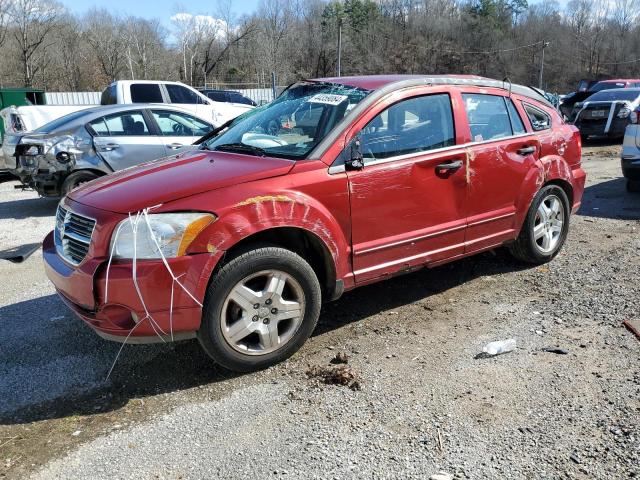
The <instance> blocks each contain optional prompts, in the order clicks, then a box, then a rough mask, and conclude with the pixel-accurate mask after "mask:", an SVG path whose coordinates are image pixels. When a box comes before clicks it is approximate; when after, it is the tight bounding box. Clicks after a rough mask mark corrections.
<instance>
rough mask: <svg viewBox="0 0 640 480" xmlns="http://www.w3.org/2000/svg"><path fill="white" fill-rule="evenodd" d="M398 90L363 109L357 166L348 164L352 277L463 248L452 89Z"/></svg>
mask: <svg viewBox="0 0 640 480" xmlns="http://www.w3.org/2000/svg"><path fill="white" fill-rule="evenodd" d="M418 91H420V90H418ZM430 91H433V90H430ZM414 92H415V91H414ZM404 95H405V98H403V99H400V100H397V97H396V102H395V103H394V104H393V105H391V106H389V107H386V108H382V107H381V108H378V112H379V113H377V114H375V113H376V112H375V111H374V112H372V113H369V114H367V117H366V118H369V120H368V121H367V120H365V121H367V123H366V124H365V125H363V126H362V127H361V130H360V133H359V140H360V142H361V147H362V153H363V157H364V167H363V168H362V170H354V171H347V176H348V180H349V188H350V193H351V220H352V233H351V235H352V249H353V268H354V274H355V280H356V282H357V283H363V282H367V281H370V280H373V279H376V278H379V277H382V276H384V275H390V274H393V273H396V272H400V271H403V270H406V269H410V268H412V267H417V266H420V265H423V264H425V263H430V262H436V261H439V260H444V259H448V258H451V257H454V256H456V255H459V254H462V253H463V250H464V232H465V213H466V211H465V205H466V198H465V197H466V181H465V175H466V171H465V162H464V158H465V150H464V148H463V147H456V132H455V128H454V113H453V108H452V103H451V97H450V95H449V94H448V93H445V92H443V93H433V94H423V95H417V93H413V95H411V94H410V93H405V94H404ZM386 105H388V103H386ZM374 114H375V116H373V118H371V116H372V115H374ZM347 150H348V149H347Z"/></svg>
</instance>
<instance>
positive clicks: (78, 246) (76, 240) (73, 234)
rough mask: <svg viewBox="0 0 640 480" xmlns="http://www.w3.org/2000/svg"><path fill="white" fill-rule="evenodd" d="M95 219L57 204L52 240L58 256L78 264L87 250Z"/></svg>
mask: <svg viewBox="0 0 640 480" xmlns="http://www.w3.org/2000/svg"><path fill="white" fill-rule="evenodd" d="M95 226H96V221H95V220H93V219H92V218H87V217H84V216H82V215H78V214H77V213H75V212H72V211H71V210H68V209H66V208H63V207H62V206H61V205H59V206H58V211H57V212H56V229H55V233H54V240H55V244H56V249H57V251H58V253H59V254H60V256H62V257H63V258H64V259H65V260H67V261H68V262H70V263H72V264H74V265H78V264H79V263H80V262H82V260H84V257H86V256H87V252H88V251H89V244H90V243H91V235H92V234H93V228H94V227H95Z"/></svg>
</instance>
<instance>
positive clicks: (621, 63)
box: [598, 58, 640, 65]
mask: <svg viewBox="0 0 640 480" xmlns="http://www.w3.org/2000/svg"><path fill="white" fill-rule="evenodd" d="M636 62H640V58H635V59H633V60H627V61H624V62H598V65H624V64H626V63H636Z"/></svg>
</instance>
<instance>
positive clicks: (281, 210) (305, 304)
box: [44, 76, 585, 371]
mask: <svg viewBox="0 0 640 480" xmlns="http://www.w3.org/2000/svg"><path fill="white" fill-rule="evenodd" d="M580 161H581V144H580V136H579V134H578V131H577V130H576V128H575V127H574V126H572V125H568V124H565V123H564V121H563V120H562V119H561V118H560V116H559V114H558V113H557V112H556V111H555V110H554V109H553V107H552V106H551V105H550V104H549V103H548V102H547V101H546V100H545V99H544V98H543V97H542V96H541V95H539V94H538V93H537V92H535V91H534V90H532V89H530V88H527V87H523V86H519V85H511V84H506V83H503V82H499V81H495V80H490V79H486V78H481V77H475V76H431V77H429V76H370V77H341V78H325V79H316V80H308V81H301V82H298V83H296V84H294V85H292V86H291V87H290V88H288V89H287V90H286V91H285V92H284V93H283V94H282V95H281V96H280V97H279V98H278V99H277V100H276V101H274V102H272V103H271V104H269V105H267V106H265V107H262V108H258V109H255V110H252V111H251V112H248V113H247V114H244V115H243V116H241V117H239V118H237V119H236V120H234V121H233V122H231V123H230V124H228V125H226V126H225V127H224V128H222V129H221V130H219V131H217V132H214V133H213V134H211V135H210V136H209V137H208V138H207V137H205V138H204V139H203V141H202V142H201V144H200V148H199V149H197V150H195V151H193V152H191V153H188V154H182V155H178V156H177V157H171V158H167V159H163V160H159V161H154V162H150V163H148V164H146V165H142V166H139V167H135V168H132V169H128V170H125V171H121V172H118V173H115V174H113V175H109V176H107V177H104V178H100V179H98V180H95V181H92V182H90V183H88V184H85V185H83V186H81V187H79V188H78V189H76V190H74V191H72V192H71V193H70V194H69V195H68V196H67V197H66V198H64V199H63V201H62V202H61V204H60V206H59V209H58V217H57V225H56V229H55V230H54V231H53V232H51V233H50V234H49V235H48V236H47V238H46V239H45V241H44V260H45V267H46V272H47V275H48V276H49V278H50V279H51V281H52V282H53V283H54V285H55V287H56V289H57V291H58V292H59V294H60V296H61V298H62V299H63V300H64V302H65V303H66V304H67V305H68V306H69V307H70V308H71V309H72V310H73V311H74V312H76V313H77V314H78V315H79V316H80V317H81V318H82V319H83V320H84V321H85V322H86V323H87V324H88V325H90V326H91V327H92V328H93V329H94V330H95V331H96V332H97V333H98V334H100V335H102V336H103V337H105V338H108V339H112V340H118V341H128V342H131V343H136V342H137V343H140V342H154V341H169V340H178V339H184V338H192V337H197V338H198V339H199V341H200V343H201V345H202V346H203V348H204V349H205V350H206V351H207V353H208V354H209V355H210V356H211V357H212V358H213V359H214V360H215V361H217V362H219V363H220V364H222V365H223V366H225V367H227V368H230V369H233V370H238V371H248V370H253V369H258V368H263V367H266V366H269V365H272V364H274V363H276V362H279V361H281V360H283V359H285V358H287V357H289V356H290V355H292V354H293V353H294V352H295V351H296V350H298V349H299V348H300V347H301V346H302V344H303V343H304V342H305V341H306V339H307V338H308V337H309V336H310V335H311V333H312V331H313V329H314V328H315V325H316V322H317V320H318V316H319V313H320V306H321V302H322V301H328V300H332V299H336V298H337V297H339V296H340V295H341V294H342V293H343V292H344V291H347V290H351V289H353V288H355V287H357V286H360V285H365V284H368V283H371V282H376V281H378V280H383V279H386V278H389V277H390V276H393V275H397V274H401V273H405V272H408V271H412V270H414V269H417V268H421V267H425V266H427V267H432V266H436V265H440V264H442V263H445V262H450V261H452V260H456V259H459V258H462V257H466V256H469V255H473V254H475V253H478V252H482V251H484V250H488V249H492V248H496V247H499V246H502V245H506V246H508V247H509V249H510V251H511V252H512V253H513V254H514V255H515V257H517V258H518V259H521V260H523V261H526V262H530V263H533V264H539V263H543V262H548V261H549V260H551V259H552V258H553V257H554V256H555V255H557V253H558V252H559V251H560V249H561V247H562V245H563V243H564V241H565V239H566V236H567V231H568V228H569V218H570V215H571V213H572V212H575V211H576V210H577V208H578V207H579V205H580V200H581V197H582V193H583V188H584V182H585V172H584V171H583V170H582V168H581V166H580Z"/></svg>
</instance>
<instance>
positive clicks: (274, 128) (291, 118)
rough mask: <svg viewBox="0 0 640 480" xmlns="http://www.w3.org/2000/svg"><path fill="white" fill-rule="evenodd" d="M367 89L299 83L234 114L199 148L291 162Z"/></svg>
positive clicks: (362, 96) (324, 132)
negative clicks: (224, 127)
mask: <svg viewBox="0 0 640 480" xmlns="http://www.w3.org/2000/svg"><path fill="white" fill-rule="evenodd" d="M369 93H370V90H364V89H362V88H356V87H349V86H346V85H340V84H333V83H323V82H299V83H296V84H295V85H293V86H291V87H290V88H288V89H287V90H286V91H284V92H283V93H282V95H280V96H279V97H278V98H277V99H276V100H274V101H273V102H271V103H270V104H268V105H265V106H264V107H261V108H256V109H253V110H251V111H250V112H247V113H246V114H244V115H242V116H240V117H238V119H237V120H236V121H234V122H233V123H232V124H231V125H230V126H229V128H228V129H227V130H226V131H223V132H222V133H220V134H219V135H217V136H215V137H213V138H211V139H209V140H207V141H205V142H203V144H202V148H205V149H209V150H221V151H238V152H242V153H247V154H250V155H268V156H272V157H280V158H289V159H293V160H297V159H302V158H306V156H307V155H308V154H309V153H310V152H311V150H313V148H314V147H315V146H316V145H317V144H318V143H319V142H320V141H321V140H322V139H323V138H324V137H326V136H327V134H328V133H329V132H330V131H331V130H332V129H333V127H334V126H335V125H336V124H337V123H338V122H339V121H340V120H342V118H344V116H345V115H346V114H347V113H348V112H349V111H351V110H352V109H353V107H355V106H356V104H358V102H360V101H361V100H362V99H363V98H364V97H366V96H367V95H368V94H369Z"/></svg>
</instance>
